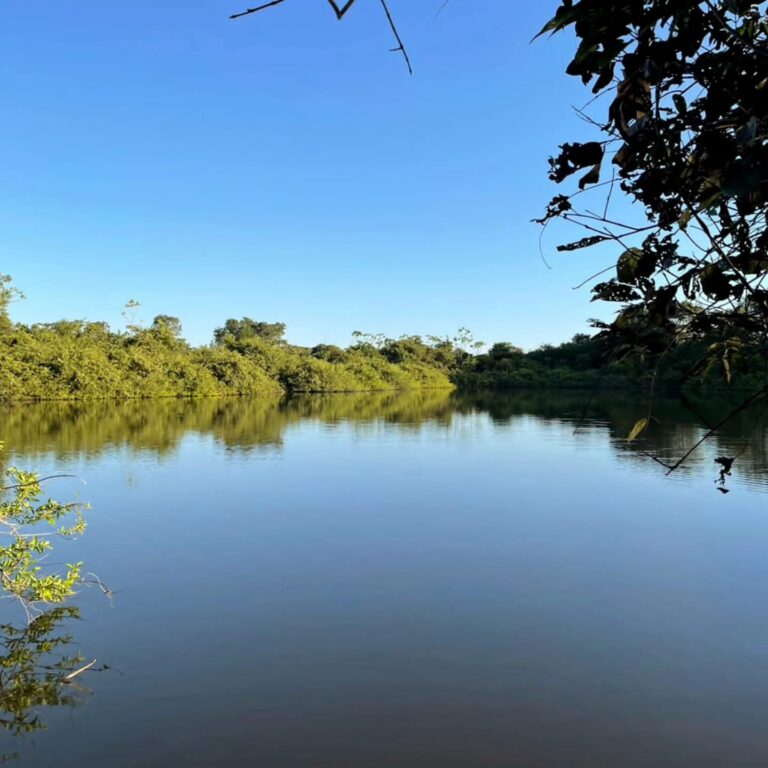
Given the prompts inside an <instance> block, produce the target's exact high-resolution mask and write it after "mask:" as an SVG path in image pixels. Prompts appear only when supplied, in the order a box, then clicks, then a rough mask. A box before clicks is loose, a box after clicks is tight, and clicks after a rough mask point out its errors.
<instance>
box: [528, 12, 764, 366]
mask: <svg viewBox="0 0 768 768" xmlns="http://www.w3.org/2000/svg"><path fill="white" fill-rule="evenodd" d="M767 6H768V4H767V3H765V2H760V3H756V2H747V1H746V0H706V1H705V2H700V0H630V1H629V2H627V0H577V1H576V2H574V1H573V0H564V1H563V3H562V5H561V6H560V8H559V9H558V11H557V13H556V15H555V17H554V18H553V19H552V20H551V21H550V22H549V23H548V24H547V25H546V26H545V27H544V29H543V30H542V33H546V32H552V33H554V32H558V31H560V30H564V29H566V28H571V29H572V30H573V31H575V33H576V37H577V39H578V48H577V50H576V54H575V56H574V58H573V60H572V61H571V63H570V64H569V66H568V69H567V72H568V74H570V75H573V76H576V77H579V78H581V80H582V81H583V83H585V84H588V85H590V86H591V90H592V92H593V93H594V94H599V95H602V94H605V95H606V96H607V97H608V100H607V101H606V100H605V99H596V100H595V101H594V102H593V105H592V107H591V110H592V112H591V114H590V115H585V117H587V119H588V120H589V121H590V122H591V123H592V124H593V125H594V126H595V128H596V131H598V132H599V135H598V136H597V137H596V140H594V141H589V142H587V143H568V144H564V145H563V146H562V147H561V148H560V150H561V151H560V154H559V155H558V156H557V157H555V158H553V159H552V160H551V171H550V178H552V179H553V180H554V181H556V182H558V183H559V182H562V181H564V180H566V179H568V178H570V177H572V176H573V175H574V174H576V175H577V179H578V187H579V190H577V191H574V192H573V193H572V194H569V195H563V194H561V195H558V196H556V197H555V198H554V199H553V200H552V201H551V202H550V204H549V206H548V208H547V211H546V214H545V216H544V217H543V219H541V220H540V221H541V222H542V223H547V222H549V221H550V220H551V219H554V218H560V219H565V220H568V221H571V222H575V223H578V224H580V225H581V226H582V227H584V228H585V229H586V230H587V234H586V236H585V237H583V238H582V239H581V240H578V241H576V242H574V243H568V244H565V245H563V246H560V250H562V251H570V250H575V249H577V248H589V247H593V246H596V245H598V244H601V243H606V242H612V243H613V244H614V246H615V247H616V249H617V260H616V273H615V276H614V277H613V278H611V279H609V280H606V281H604V282H601V283H599V284H598V285H596V286H594V288H593V292H594V298H595V299H598V300H603V301H615V302H619V303H621V304H622V305H623V306H622V308H621V309H620V311H619V312H618V314H617V316H616V319H615V321H614V322H613V323H612V324H611V325H610V326H607V325H601V324H597V325H598V326H599V327H602V328H603V332H604V334H605V335H606V336H608V337H609V338H610V340H611V341H612V345H611V346H612V348H613V350H614V352H618V353H625V352H631V351H640V352H649V351H650V352H657V353H658V352H663V351H664V350H666V349H668V348H670V347H671V346H672V345H674V344H675V343H678V342H680V341H686V340H691V339H696V338H710V339H711V338H712V337H715V340H714V341H715V343H714V344H713V346H712V348H711V350H710V352H711V354H712V355H715V356H717V357H718V359H722V361H723V366H724V372H725V373H726V375H727V377H728V378H730V363H732V362H733V360H734V358H736V357H739V356H749V355H761V354H764V353H765V351H766V343H765V340H766V337H767V336H768V290H766V288H765V287H764V281H765V278H766V274H768V16H767V15H766V7H767ZM596 109H599V110H600V111H599V113H597V114H595V113H594V110H596ZM600 182H602V183H601V184H600V186H599V187H596V186H595V185H598V183H600ZM617 186H618V187H620V189H621V190H622V191H623V192H624V193H625V195H627V196H628V197H629V199H630V200H631V201H633V202H634V203H636V205H637V207H638V210H639V211H640V212H641V214H642V216H641V219H642V221H640V222H639V223H638V222H637V221H634V222H629V221H616V220H614V219H613V217H612V215H611V209H610V205H611V204H612V201H615V200H616V196H614V195H613V194H612V193H614V191H615V190H614V188H615V187H617ZM598 189H599V194H603V193H605V196H606V199H605V200H604V201H602V200H601V204H600V205H599V207H595V205H594V203H591V204H590V203H586V202H585V203H583V204H582V200H585V199H586V198H588V197H589V196H590V194H591V192H590V190H598ZM582 192H587V194H586V195H585V196H584V197H581V194H582ZM619 218H621V217H619ZM603 247H605V246H603Z"/></svg>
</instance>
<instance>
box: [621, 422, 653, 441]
mask: <svg viewBox="0 0 768 768" xmlns="http://www.w3.org/2000/svg"><path fill="white" fill-rule="evenodd" d="M650 423H651V421H650V419H648V418H645V419H640V421H638V422H637V423H636V424H635V426H634V427H632V431H631V432H630V433H629V437H628V438H627V442H628V443H631V442H632V441H633V440H637V438H638V437H640V435H642V434H643V432H645V430H646V429H648V425H649V424H650Z"/></svg>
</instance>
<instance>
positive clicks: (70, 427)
mask: <svg viewBox="0 0 768 768" xmlns="http://www.w3.org/2000/svg"><path fill="white" fill-rule="evenodd" d="M740 402H741V400H740V396H739V393H735V394H730V395H723V394H722V393H715V394H712V395H709V396H707V397H702V396H699V397H698V398H697V397H691V396H685V395H683V396H677V395H675V396H669V397H664V396H657V397H656V398H655V401H654V405H653V409H652V413H653V423H652V426H651V428H650V429H649V430H648V431H647V432H646V433H645V434H644V435H643V436H642V438H641V439H639V440H637V441H635V442H633V443H632V444H629V443H627V439H626V438H627V436H628V435H629V433H630V431H631V430H632V426H633V425H634V424H635V422H636V421H637V420H638V419H639V418H642V417H643V416H645V415H646V414H647V412H648V404H647V402H644V401H643V398H642V397H641V396H638V395H637V394H636V393H631V392H624V393H622V392H617V393H611V394H609V395H602V396H597V397H591V396H590V395H589V393H585V392H583V391H580V390H575V391H555V392H553V391H527V390H515V391H512V392H507V393H500V392H488V393H456V392H449V391H447V390H426V391H413V392H385V393H371V394H356V395H327V396H320V395H317V396H307V397H297V398H293V399H290V400H282V401H281V400H269V399H257V400H249V399H237V398H232V399H222V400H214V399H211V400H199V401H190V400H176V399H167V400H148V401H133V402H123V403H108V402H95V403H41V404H36V405H26V406H23V407H6V408H4V409H2V410H0V431H1V432H2V437H3V439H4V440H5V441H6V444H7V445H8V446H9V448H10V450H11V451H14V450H17V451H19V452H21V453H23V454H24V455H26V456H29V457H31V458H33V459H34V457H35V456H39V455H42V454H48V453H53V454H54V455H55V456H56V457H58V458H60V459H66V458H67V457H72V456H91V457H93V456H98V455H99V454H100V453H101V452H104V451H109V450H112V449H115V448H117V447H125V448H128V449H130V450H131V451H136V452H139V451H148V452H150V453H152V454H156V455H158V456H167V455H172V454H173V453H174V451H176V450H177V449H178V446H179V443H180V442H181V440H182V439H183V438H184V437H185V436H187V435H191V434H195V435H210V436H212V437H213V438H214V439H215V440H216V441H217V442H219V443H221V444H223V445H225V446H226V447H227V448H228V449H232V450H235V451H241V452H248V451H273V450H279V449H280V446H281V445H282V442H283V436H284V434H285V432H286V430H288V429H289V428H291V427H292V426H294V425H297V424H300V423H302V422H307V421H311V420H315V421H317V422H320V423H324V424H328V425H333V424H338V423H340V422H344V423H348V424H351V425H356V426H357V427H358V428H365V427H366V426H370V425H375V424H391V425H397V426H398V427H399V428H401V429H418V428H420V427H422V426H424V425H433V426H438V427H442V428H445V429H447V430H448V429H450V428H451V427H452V426H455V425H456V424H458V423H460V422H461V420H462V419H465V420H466V418H467V417H472V416H475V417H477V416H485V417H487V418H489V419H490V420H491V421H492V423H493V424H495V425H497V426H499V427H505V426H511V425H513V424H514V422H515V421H516V420H521V419H524V418H525V417H531V416H534V417H536V418H537V419H539V420H541V421H542V422H551V423H557V424H562V425H565V426H568V427H570V428H572V429H573V430H574V431H575V432H581V433H582V434H583V433H587V432H591V433H593V434H594V433H598V434H603V435H604V436H605V437H606V438H607V439H608V441H609V442H610V445H611V448H612V450H614V451H615V452H616V453H617V455H618V456H620V457H621V458H622V459H628V460H634V461H639V462H642V463H645V464H648V465H649V469H652V470H654V471H661V472H663V469H662V468H661V467H660V466H653V465H652V460H651V459H650V458H649V456H655V457H657V458H659V459H661V460H663V461H664V462H665V463H667V464H673V463H675V462H676V461H677V460H678V459H679V458H680V457H682V456H683V455H685V453H687V451H688V450H689V449H690V448H691V447H692V446H694V445H695V444H696V443H697V442H698V441H699V440H700V439H701V438H702V436H703V435H704V434H705V433H706V431H707V426H708V425H711V424H713V423H716V422H717V421H719V420H720V419H721V418H722V417H723V416H724V415H725V414H727V413H729V412H730V411H731V410H732V409H733V408H734V406H735V405H738V404H739V403H740ZM765 415H766V414H765V408H764V407H762V406H756V407H754V408H751V409H748V410H745V411H742V412H740V413H737V414H736V415H735V416H734V417H733V418H732V419H730V420H729V421H728V422H727V423H726V424H725V425H724V426H723V427H722V428H721V429H720V430H719V431H718V433H717V434H716V435H715V436H714V437H713V438H711V439H710V440H708V441H707V443H706V444H705V445H704V447H703V449H702V450H700V451H698V452H697V453H694V454H693V455H692V456H691V457H690V459H689V460H687V461H686V462H685V464H684V465H683V466H681V467H680V468H679V470H677V471H678V473H679V474H691V473H695V472H697V471H699V470H700V469H701V468H702V467H703V466H706V467H707V468H709V469H712V470H713V477H715V476H716V474H717V473H716V472H714V467H713V465H712V462H713V457H715V456H718V455H721V454H725V455H729V456H738V460H737V463H736V469H737V472H738V473H740V475H741V476H742V477H744V478H745V479H746V480H747V481H748V482H749V483H751V484H754V485H756V486H761V485H765V484H766V482H768V474H767V473H766V469H767V468H768V443H767V442H766V429H765V423H766V418H765Z"/></svg>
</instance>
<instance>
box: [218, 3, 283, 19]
mask: <svg viewBox="0 0 768 768" xmlns="http://www.w3.org/2000/svg"><path fill="white" fill-rule="evenodd" d="M284 2H285V0H271V2H269V3H264V5H258V6H256V7H255V8H248V10H246V11H241V12H240V13H233V14H232V15H231V16H230V17H229V18H230V19H239V18H240V17H241V16H249V15H250V14H252V13H258V12H259V11H263V10H264V9H265V8H271V7H272V6H273V5H281V4H282V3H284Z"/></svg>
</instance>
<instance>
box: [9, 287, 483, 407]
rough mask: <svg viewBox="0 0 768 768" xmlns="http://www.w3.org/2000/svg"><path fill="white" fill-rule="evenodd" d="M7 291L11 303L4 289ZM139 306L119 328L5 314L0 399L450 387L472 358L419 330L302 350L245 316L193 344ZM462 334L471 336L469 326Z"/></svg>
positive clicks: (274, 328) (131, 306)
mask: <svg viewBox="0 0 768 768" xmlns="http://www.w3.org/2000/svg"><path fill="white" fill-rule="evenodd" d="M4 285H7V282H6V283H4ZM6 294H7V296H6V298H7V300H8V301H10V297H11V295H12V294H11V293H10V289H9V288H6ZM138 307H139V304H138V302H136V301H133V300H132V301H130V302H128V304H126V308H125V312H124V314H125V316H126V319H127V320H128V324H127V329H126V331H123V332H114V331H111V330H110V328H109V326H108V325H107V324H106V323H95V322H86V321H84V320H61V321H58V322H55V323H38V324H35V325H31V326H27V325H21V324H16V325H14V324H12V323H10V320H9V323H8V325H7V327H6V329H5V332H3V333H0V401H18V400H25V401H29V400H59V399H72V400H82V399H99V398H104V399H134V398H147V397H218V396H226V395H263V396H279V395H284V394H286V393H288V394H294V393H299V392H360V391H366V390H380V389H409V388H421V387H451V386H452V383H451V376H453V375H454V374H455V372H456V371H457V370H458V367H459V365H460V363H461V361H462V360H464V359H465V358H467V356H468V353H467V352H466V351H464V350H462V349H459V348H458V347H457V346H455V345H454V343H453V341H451V340H439V341H438V342H437V343H434V344H429V343H426V342H424V341H423V340H422V339H421V338H420V337H419V336H408V337H403V338H401V339H397V340H394V339H388V338H386V337H384V336H383V335H381V336H369V335H367V334H357V335H356V336H357V338H356V343H355V344H353V346H352V347H350V348H349V349H347V350H344V349H341V348H340V347H337V346H333V345H328V344H321V345H318V346H316V347H313V348H311V349H307V348H304V347H298V346H294V345H291V344H288V343H287V342H286V341H285V339H284V334H285V325H284V324H283V323H265V322H260V321H256V320H252V319H251V318H248V317H244V318H241V319H240V320H234V319H230V320H227V321H226V323H225V324H224V325H223V326H222V327H221V328H217V329H216V331H215V332H214V338H215V343H214V344H213V345H211V346H206V347H199V348H193V347H190V346H189V344H187V342H186V341H185V340H184V339H183V338H182V336H181V332H182V326H181V322H180V320H179V319H178V318H176V317H173V316H171V315H158V316H157V317H155V319H154V320H153V321H152V324H151V325H150V326H149V327H142V326H141V325H140V324H138V323H137V322H136V321H135V318H134V317H133V315H134V313H135V311H136V310H137V309H138ZM0 308H2V307H1V306H0ZM460 336H461V338H462V339H463V340H464V341H467V340H468V339H469V337H468V336H467V332H466V331H462V332H461V333H460ZM457 338H459V337H457Z"/></svg>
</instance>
